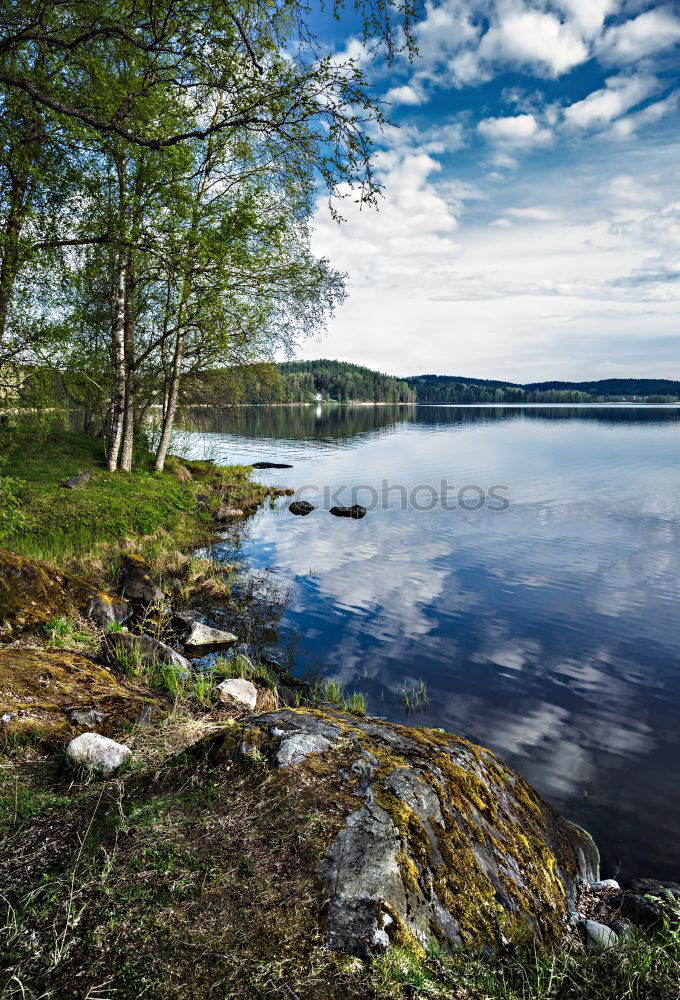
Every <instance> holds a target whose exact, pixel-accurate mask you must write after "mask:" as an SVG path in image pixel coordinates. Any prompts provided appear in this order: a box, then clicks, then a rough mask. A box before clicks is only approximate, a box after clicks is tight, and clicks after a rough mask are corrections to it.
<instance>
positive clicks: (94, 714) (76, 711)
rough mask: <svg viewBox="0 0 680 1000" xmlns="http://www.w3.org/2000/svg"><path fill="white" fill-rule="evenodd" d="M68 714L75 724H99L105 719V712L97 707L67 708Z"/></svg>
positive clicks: (72, 723)
mask: <svg viewBox="0 0 680 1000" xmlns="http://www.w3.org/2000/svg"><path fill="white" fill-rule="evenodd" d="M66 714H67V715H68V717H69V720H70V722H71V725H73V726H99V725H101V723H102V722H103V721H104V715H103V713H102V712H98V711H97V709H96V708H88V709H84V708H67V709H66Z"/></svg>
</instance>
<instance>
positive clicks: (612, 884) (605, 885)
mask: <svg viewBox="0 0 680 1000" xmlns="http://www.w3.org/2000/svg"><path fill="white" fill-rule="evenodd" d="M590 888H591V889H592V890H593V892H603V891H604V890H605V889H616V890H617V891H618V890H620V888H621V886H620V885H619V883H618V882H617V881H616V879H615V878H603V879H601V880H600V881H599V882H591V883H590Z"/></svg>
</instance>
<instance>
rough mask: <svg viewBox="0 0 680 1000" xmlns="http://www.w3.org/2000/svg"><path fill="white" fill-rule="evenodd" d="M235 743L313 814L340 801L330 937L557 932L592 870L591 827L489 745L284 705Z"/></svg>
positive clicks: (476, 938)
mask: <svg viewBox="0 0 680 1000" xmlns="http://www.w3.org/2000/svg"><path fill="white" fill-rule="evenodd" d="M228 683H233V682H225V684H228ZM216 739H217V740H219V741H221V742H220V746H221V747H222V751H221V752H222V753H224V752H225V751H224V746H225V745H226V744H225V743H224V740H225V737H224V736H220V737H211V741H209V742H210V745H211V746H213V743H214V744H215V747H216V746H217V743H215V740H216ZM242 743H243V745H247V747H248V748H251V749H252V748H253V747H257V748H258V750H259V752H260V754H262V755H263V756H265V757H268V758H269V759H270V760H271V762H272V765H273V766H274V767H275V768H279V769H281V768H283V769H286V771H285V773H286V774H287V775H288V776H289V777H288V781H289V787H290V788H291V789H295V788H296V787H297V791H294V792H293V794H298V795H304V796H306V798H307V800H308V802H309V810H310V815H313V814H314V811H315V810H318V812H319V814H320V818H321V815H322V814H323V813H324V811H325V810H327V809H328V803H327V798H328V796H331V797H332V798H333V799H334V801H335V802H336V803H338V802H342V803H345V805H344V809H345V812H344V822H343V823H342V825H341V826H340V827H336V832H335V833H332V832H330V831H329V833H327V834H326V836H327V837H328V840H327V841H326V846H325V848H324V849H323V851H322V855H321V858H320V868H319V875H320V877H321V878H322V879H323V880H324V882H325V884H326V887H327V891H328V895H329V909H328V915H327V921H326V922H325V928H326V929H325V933H326V935H327V941H328V944H329V946H330V947H331V948H335V949H340V950H342V951H346V952H351V953H353V954H358V955H362V956H366V955H368V954H370V953H371V952H372V951H373V950H375V949H376V948H382V947H387V946H388V945H389V944H391V943H394V942H398V943H400V944H402V945H404V944H406V945H407V946H409V947H411V948H412V949H415V950H416V951H422V950H423V949H425V948H426V946H427V943H428V941H429V939H430V938H431V937H432V936H433V935H434V936H435V937H436V938H437V939H438V940H439V942H440V944H441V945H442V946H443V947H444V948H445V949H450V950H452V949H455V948H458V947H461V946H470V947H480V946H484V945H491V946H492V947H493V946H494V945H497V944H498V943H499V942H501V941H502V940H503V938H507V937H510V938H512V934H513V930H514V928H515V927H516V928H518V929H521V932H522V933H526V928H529V929H531V930H533V932H534V933H535V935H536V936H537V938H539V939H540V940H541V941H543V942H545V941H548V940H554V941H557V940H559V939H560V936H561V934H562V932H563V928H564V926H565V925H566V922H567V920H568V917H569V913H570V911H571V910H572V909H573V908H574V906H575V903H576V898H577V891H578V884H579V882H580V881H581V880H583V881H588V882H593V881H595V880H596V879H597V878H598V877H599V871H598V866H599V856H598V852H597V848H596V847H595V845H594V843H593V841H592V839H591V838H590V836H589V835H588V834H587V833H585V831H583V830H581V829H580V828H579V827H577V826H574V825H573V824H571V823H569V822H568V821H567V820H565V819H563V818H562V817H561V816H560V815H559V814H558V813H557V812H556V811H555V810H554V809H553V808H552V807H551V806H550V805H549V804H548V803H547V802H546V801H545V800H544V799H542V798H541V796H540V795H538V793H537V792H535V791H534V790H533V789H532V788H531V787H530V786H529V785H527V783H526V782H525V781H523V779H522V778H520V777H519V775H518V774H516V772H515V771H513V770H512V768H510V767H509V766H508V765H507V764H505V763H504V762H503V761H502V760H500V759H499V758H498V757H496V756H495V755H494V754H493V753H491V751H489V750H485V749H483V748H482V747H478V746H475V745H474V744H472V743H469V742H468V741H466V740H463V739H460V738H458V737H455V736H453V735H451V734H448V733H444V732H442V731H439V730H432V729H417V728H407V727H404V726H399V725H393V724H391V723H388V722H385V721H383V720H378V719H357V718H355V717H352V716H349V715H346V714H344V713H342V712H340V711H335V710H331V711H321V710H319V709H298V710H293V709H284V710H281V711H276V712H271V713H268V714H265V715H259V716H254V717H252V718H251V719H250V720H249V721H248V723H247V730H244V734H243V739H242ZM213 749H214V748H213ZM202 752H203V753H205V754H206V755H208V756H210V753H211V751H210V749H209V748H208V749H206V748H203V750H202ZM243 756H244V755H243V754H241V755H239V754H236V755H234V756H232V759H242V757H243ZM212 757H213V759H218V758H217V757H216V756H215V753H212ZM292 765H296V766H295V767H294V768H293V767H292ZM288 769H290V770H288ZM312 776H313V780H312V781H311V782H310V777H312ZM291 782H292V784H290V783H291ZM296 783H297V784H296ZM298 786H299V787H298ZM322 789H323V791H322ZM324 796H325V797H326V798H324ZM320 828H324V825H323V823H322V824H321V826H320ZM325 829H328V827H325Z"/></svg>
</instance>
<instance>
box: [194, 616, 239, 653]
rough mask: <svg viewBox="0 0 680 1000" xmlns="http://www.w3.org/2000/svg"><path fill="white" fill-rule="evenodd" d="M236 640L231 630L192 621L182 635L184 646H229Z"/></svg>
mask: <svg viewBox="0 0 680 1000" xmlns="http://www.w3.org/2000/svg"><path fill="white" fill-rule="evenodd" d="M235 642H238V638H237V637H236V636H235V635H234V634H233V632H225V631H224V630H223V629H220V628H212V627H211V626H210V625H204V624H203V622H192V624H191V625H190V626H189V628H188V629H187V631H186V633H185V635H184V645H185V646H194V647H196V646H231V645H233V644H234V643H235Z"/></svg>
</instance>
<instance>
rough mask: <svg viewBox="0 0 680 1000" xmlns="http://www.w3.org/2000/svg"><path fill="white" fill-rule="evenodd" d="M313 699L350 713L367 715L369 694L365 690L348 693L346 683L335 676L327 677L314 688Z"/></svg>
mask: <svg viewBox="0 0 680 1000" xmlns="http://www.w3.org/2000/svg"><path fill="white" fill-rule="evenodd" d="M312 701H317V702H328V703H329V704H331V705H337V706H338V708H341V709H343V711H345V712H349V713H350V715H366V705H367V703H368V696H367V695H365V694H364V693H363V691H352V692H350V694H347V692H346V691H345V686H344V684H341V683H340V681H337V680H336V679H335V678H334V677H327V678H326V679H325V680H324V681H322V682H321V683H320V684H316V685H315V686H314V688H313V690H312Z"/></svg>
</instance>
